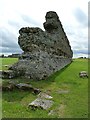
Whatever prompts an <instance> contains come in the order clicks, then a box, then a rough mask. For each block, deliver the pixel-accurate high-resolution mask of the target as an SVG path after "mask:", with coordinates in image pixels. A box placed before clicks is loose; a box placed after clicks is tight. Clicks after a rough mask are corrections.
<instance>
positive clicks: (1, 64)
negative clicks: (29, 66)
mask: <svg viewBox="0 0 90 120" xmlns="http://www.w3.org/2000/svg"><path fill="white" fill-rule="evenodd" d="M17 61H18V58H0V70H1V69H3V70H7V69H8V67H9V65H11V64H13V63H15V62H17ZM5 65H7V67H6V66H5Z"/></svg>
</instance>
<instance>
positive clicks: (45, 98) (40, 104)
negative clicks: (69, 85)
mask: <svg viewBox="0 0 90 120" xmlns="http://www.w3.org/2000/svg"><path fill="white" fill-rule="evenodd" d="M49 99H52V97H51V96H49V95H48V94H46V93H39V95H38V98H37V99H35V100H34V101H33V102H31V103H30V104H29V105H28V107H30V108H31V109H36V108H41V109H45V110H47V109H48V108H50V107H51V106H52V105H53V101H52V100H49Z"/></svg>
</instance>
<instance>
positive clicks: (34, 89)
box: [33, 88, 41, 95]
mask: <svg viewBox="0 0 90 120" xmlns="http://www.w3.org/2000/svg"><path fill="white" fill-rule="evenodd" d="M40 92H41V90H40V89H38V88H33V93H34V94H36V95H37V94H39V93H40Z"/></svg>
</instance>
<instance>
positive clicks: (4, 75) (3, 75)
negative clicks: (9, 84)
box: [0, 70, 16, 79]
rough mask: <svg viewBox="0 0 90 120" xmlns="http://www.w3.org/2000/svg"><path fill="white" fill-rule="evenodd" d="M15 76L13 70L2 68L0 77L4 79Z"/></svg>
mask: <svg viewBox="0 0 90 120" xmlns="http://www.w3.org/2000/svg"><path fill="white" fill-rule="evenodd" d="M15 77H16V76H15V73H14V71H12V70H0V78H2V79H12V78H15Z"/></svg>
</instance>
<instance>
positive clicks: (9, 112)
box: [0, 58, 88, 118]
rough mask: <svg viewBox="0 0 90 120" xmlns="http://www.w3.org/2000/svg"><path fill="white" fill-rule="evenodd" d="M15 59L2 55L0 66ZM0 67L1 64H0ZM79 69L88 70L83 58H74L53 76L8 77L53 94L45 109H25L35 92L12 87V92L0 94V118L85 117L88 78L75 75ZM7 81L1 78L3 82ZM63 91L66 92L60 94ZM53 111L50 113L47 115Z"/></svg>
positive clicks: (86, 62)
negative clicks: (51, 101) (44, 77)
mask: <svg viewBox="0 0 90 120" xmlns="http://www.w3.org/2000/svg"><path fill="white" fill-rule="evenodd" d="M0 60H1V59H0ZM16 61H17V59H15V58H5V59H4V58H3V60H2V63H3V64H2V65H3V66H2V67H3V69H4V70H5V69H7V68H5V65H10V64H13V63H14V62H16ZM0 69H1V67H0ZM80 71H88V61H87V59H75V60H73V62H72V63H71V64H70V65H68V66H67V67H65V68H64V69H62V70H60V71H58V72H57V73H55V74H54V75H52V76H51V77H49V78H48V80H43V81H33V80H27V79H21V78H18V79H12V80H13V81H16V82H17V83H19V82H24V83H27V82H28V83H30V84H31V85H33V86H34V87H36V88H39V89H41V91H43V92H46V93H48V94H49V95H51V96H52V97H53V101H54V104H53V106H52V107H51V108H50V109H48V110H47V111H45V110H41V109H37V110H35V111H33V110H31V109H30V108H28V107H27V106H28V104H29V103H30V102H32V101H33V100H34V99H35V98H37V96H36V95H34V94H32V93H30V92H28V91H27V92H25V91H18V90H14V91H13V92H3V94H2V116H3V118H87V117H88V79H87V78H79V72H80ZM6 81H8V79H7V80H3V83H4V82H6ZM61 90H64V91H67V93H64V94H60V93H59V91H61ZM50 110H53V111H54V114H53V115H48V113H49V111H50Z"/></svg>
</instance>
